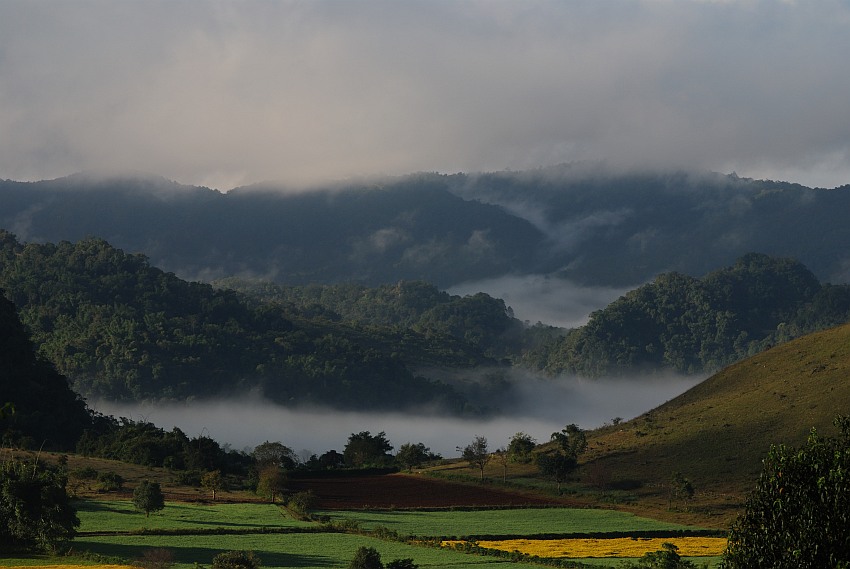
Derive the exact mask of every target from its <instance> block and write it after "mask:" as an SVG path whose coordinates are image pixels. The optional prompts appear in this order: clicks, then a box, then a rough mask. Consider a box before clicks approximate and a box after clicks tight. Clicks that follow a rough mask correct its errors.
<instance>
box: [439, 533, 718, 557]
mask: <svg viewBox="0 0 850 569" xmlns="http://www.w3.org/2000/svg"><path fill="white" fill-rule="evenodd" d="M444 543H445V544H446V545H452V542H444ZM476 543H477V544H478V545H479V546H480V547H485V548H487V549H498V550H499V551H508V552H511V551H519V552H520V553H525V554H528V555H536V556H538V557H554V558H561V557H565V558H568V559H582V558H587V557H596V558H599V557H614V558H623V557H640V556H641V555H644V554H646V553H649V552H651V551H658V550H660V549H661V548H662V545H663V544H664V543H672V544H673V545H675V546H676V547H678V548H679V549H678V552H679V555H682V556H684V557H711V556H718V555H721V554H722V553H723V550H724V549H726V539H725V538H722V537H641V538H633V537H612V538H571V539H501V540H495V541H492V540H480V541H477V542H476Z"/></svg>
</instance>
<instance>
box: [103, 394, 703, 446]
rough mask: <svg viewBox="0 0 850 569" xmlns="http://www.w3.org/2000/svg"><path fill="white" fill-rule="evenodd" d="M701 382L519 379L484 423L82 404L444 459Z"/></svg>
mask: <svg viewBox="0 0 850 569" xmlns="http://www.w3.org/2000/svg"><path fill="white" fill-rule="evenodd" d="M701 379H702V378H694V377H688V378H682V377H668V378H663V379H661V378H652V379H650V378H645V377H644V378H632V379H621V380H581V379H576V378H561V379H539V378H526V379H525V380H523V381H515V382H513V388H512V389H511V390H510V393H509V396H508V397H506V398H505V400H504V401H505V402H509V406H505V407H503V409H502V412H501V413H499V414H498V415H496V416H493V417H489V418H486V419H480V418H479V419H461V418H457V417H447V416H441V415H434V414H426V413H392V412H386V413H363V412H343V411H337V410H333V409H319V408H312V409H305V408H300V409H288V408H284V407H281V406H279V405H275V404H273V403H270V402H268V401H266V400H263V399H262V398H260V397H253V398H244V399H240V400H236V399H233V400H219V401H214V402H190V403H183V404H178V403H168V404H154V403H138V404H118V403H112V402H107V401H98V402H89V403H90V406H91V407H92V408H93V409H95V410H96V411H99V412H101V413H104V414H107V415H113V416H115V417H126V418H128V419H132V420H135V421H138V420H146V421H150V422H152V423H154V424H156V425H157V426H158V427H161V428H163V429H166V430H170V429H171V428H172V427H173V426H177V427H179V428H180V429H181V430H183V431H184V432H185V433H186V435H188V436H189V437H195V436H199V435H204V436H209V437H211V438H213V439H215V440H216V441H218V442H219V443H220V444H223V445H230V446H231V448H233V449H235V450H245V449H250V448H253V447H254V446H256V445H258V444H260V443H262V442H264V441H266V440H269V441H281V442H282V443H284V444H285V445H287V446H289V447H290V448H292V449H293V450H294V451H295V452H296V453H298V454H299V456H302V457H303V458H307V457H309V455H310V454H313V453H315V454H317V455H318V454H322V453H323V452H325V451H327V450H330V449H334V450H337V451H340V452H342V450H343V448H344V447H345V444H346V441H347V440H348V436H349V435H350V434H351V433H359V432H361V431H370V432H372V433H373V434H375V433H378V432H381V431H384V432H385V433H386V435H387V438H388V439H389V440H390V442H391V443H392V444H393V446H394V447H395V450H398V447H399V446H401V445H402V444H404V443H406V442H414V443H417V442H422V443H424V444H425V445H426V446H428V447H430V449H431V450H432V451H433V452H436V453H439V454H441V455H442V456H443V457H444V458H452V457H457V456H459V453H458V452H457V451H456V447H458V446H465V445H466V444H468V443H470V442H471V441H472V439H473V437H475V436H476V435H483V436H485V437H487V440H488V443H489V446H490V449H491V450H495V449H497V448H499V447H501V446H505V445H507V443H508V441H509V440H510V437H511V436H512V435H514V434H515V433H516V432H518V431H523V432H525V433H528V434H530V435H532V436H533V437H535V438H536V439H537V440H538V441H539V442H545V441H547V440H548V439H549V436H550V435H551V434H552V433H553V432H555V431H558V430H560V429H562V428H563V427H564V426H565V425H567V424H569V423H577V424H578V425H580V426H581V427H583V428H587V429H589V428H594V427H598V426H601V425H602V424H603V423H606V422H610V421H611V420H612V419H614V418H615V417H620V418H623V419H630V418H633V417H635V416H637V415H639V414H641V413H643V412H644V411H648V410H650V409H652V408H653V407H655V406H657V405H659V404H661V403H663V402H665V401H667V400H669V399H671V398H673V397H675V396H676V395H678V394H680V393H682V392H684V391H686V390H687V389H689V388H690V387H692V386H693V385H695V384H696V383H698V382H699V381H700V380H701Z"/></svg>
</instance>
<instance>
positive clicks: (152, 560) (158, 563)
mask: <svg viewBox="0 0 850 569" xmlns="http://www.w3.org/2000/svg"><path fill="white" fill-rule="evenodd" d="M136 563H137V564H138V566H139V567H142V568H143V569H168V568H169V567H171V566H172V565H174V554H173V553H171V550H168V549H165V548H163V547H157V548H154V549H147V550H145V551H144V552H143V553H142V557H141V559H138V560H137V561H136Z"/></svg>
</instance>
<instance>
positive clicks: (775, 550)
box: [724, 417, 850, 569]
mask: <svg viewBox="0 0 850 569" xmlns="http://www.w3.org/2000/svg"><path fill="white" fill-rule="evenodd" d="M835 423H836V426H838V428H839V429H840V432H841V435H840V437H838V438H830V437H821V436H820V435H818V434H817V432H816V431H815V430H814V429H813V430H812V432H811V434H810V435H809V439H808V441H807V442H806V444H805V445H804V446H802V447H801V448H799V449H794V448H790V447H786V446H784V445H780V446H774V447H772V448H771V449H770V452H769V453H768V455H767V458H766V459H765V460H764V469H763V471H762V474H761V476H760V477H759V480H758V483H757V485H756V489H755V490H754V491H753V493H752V494H751V495H750V496H749V497H748V498H747V503H746V507H745V511H744V513H743V514H742V515H741V516H740V517H739V518H738V520H737V522H736V523H735V525H734V526H733V527H732V531H731V532H730V534H729V546H728V548H727V549H726V553H725V554H724V564H725V567H727V568H728V569H738V568H744V567H789V568H795V569H799V568H808V567H843V566H848V565H850V417H838V418H837V419H836V420H835Z"/></svg>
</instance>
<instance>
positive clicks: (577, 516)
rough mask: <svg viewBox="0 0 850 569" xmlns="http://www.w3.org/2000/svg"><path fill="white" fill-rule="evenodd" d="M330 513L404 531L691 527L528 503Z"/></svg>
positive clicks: (493, 532)
mask: <svg viewBox="0 0 850 569" xmlns="http://www.w3.org/2000/svg"><path fill="white" fill-rule="evenodd" d="M322 513H323V514H327V515H329V516H331V518H332V519H352V520H356V521H357V522H359V523H360V527H363V528H366V529H372V528H375V527H376V526H386V527H388V528H390V529H392V530H395V531H397V532H399V533H400V534H404V535H417V536H468V535H482V536H483V535H487V536H492V535H511V536H514V535H535V534H569V533H589V532H599V533H602V532H635V531H659V530H661V531H665V530H681V529H693V528H692V527H687V526H683V525H679V524H671V523H667V522H661V521H658V520H651V519H648V518H641V517H638V516H635V515H633V514H629V513H625V512H616V511H613V510H593V509H588V508H583V509H576V508H525V509H506V510H474V511H458V510H453V511H450V510H441V511H404V510H397V511H386V510H374V511H372V510H370V511H325V512H322Z"/></svg>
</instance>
